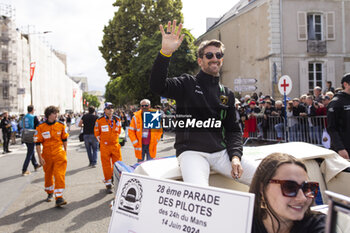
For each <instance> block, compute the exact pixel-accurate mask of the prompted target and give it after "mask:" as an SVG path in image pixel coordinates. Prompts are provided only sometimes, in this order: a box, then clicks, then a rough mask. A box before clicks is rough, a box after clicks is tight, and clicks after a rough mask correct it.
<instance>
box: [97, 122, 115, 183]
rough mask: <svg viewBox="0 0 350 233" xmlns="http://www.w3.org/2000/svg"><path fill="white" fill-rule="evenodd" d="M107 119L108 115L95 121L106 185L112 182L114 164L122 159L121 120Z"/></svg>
mask: <svg viewBox="0 0 350 233" xmlns="http://www.w3.org/2000/svg"><path fill="white" fill-rule="evenodd" d="M112 119H113V120H112V121H111V120H110V119H108V120H107V117H106V116H102V117H100V118H98V119H97V120H96V122H95V137H96V138H97V139H99V141H100V151H101V163H102V169H103V174H104V177H105V179H104V183H105V185H110V184H112V175H113V164H114V163H115V162H117V161H119V160H122V156H121V150H120V148H121V146H120V144H119V134H120V131H121V122H120V119H119V118H117V117H112Z"/></svg>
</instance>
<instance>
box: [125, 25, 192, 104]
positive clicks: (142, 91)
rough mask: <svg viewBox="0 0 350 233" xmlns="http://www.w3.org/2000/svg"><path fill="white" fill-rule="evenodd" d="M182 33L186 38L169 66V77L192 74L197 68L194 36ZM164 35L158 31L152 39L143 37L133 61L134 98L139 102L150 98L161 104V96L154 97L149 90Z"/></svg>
mask: <svg viewBox="0 0 350 233" xmlns="http://www.w3.org/2000/svg"><path fill="white" fill-rule="evenodd" d="M182 33H183V34H185V38H184V40H183V42H182V44H181V46H180V48H179V49H178V50H177V51H176V52H175V53H174V55H173V56H172V58H171V63H170V66H169V72H168V76H169V77H175V76H180V75H181V74H183V73H191V72H193V71H194V70H195V68H196V67H197V63H196V55H195V54H196V46H195V45H194V40H195V39H194V37H193V36H192V34H191V33H190V32H189V31H188V30H186V29H183V30H182ZM161 41H162V35H161V33H160V32H159V31H157V32H156V33H155V34H154V35H153V36H152V37H150V38H149V37H146V36H144V37H142V40H141V41H140V44H139V46H138V48H137V49H136V52H137V56H135V57H134V58H133V59H132V60H131V63H130V64H131V67H132V70H131V75H132V77H133V78H132V83H133V86H134V89H133V97H134V99H135V100H137V101H139V100H141V99H143V98H148V99H150V100H151V101H152V103H159V99H160V98H159V96H158V95H154V94H153V93H152V92H151V90H150V89H149V77H150V74H151V69H152V65H153V62H154V60H155V58H156V56H157V55H158V53H159V50H160V49H161Z"/></svg>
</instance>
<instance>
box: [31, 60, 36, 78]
mask: <svg viewBox="0 0 350 233" xmlns="http://www.w3.org/2000/svg"><path fill="white" fill-rule="evenodd" d="M34 71H35V62H31V63H30V81H32V80H33V77H34Z"/></svg>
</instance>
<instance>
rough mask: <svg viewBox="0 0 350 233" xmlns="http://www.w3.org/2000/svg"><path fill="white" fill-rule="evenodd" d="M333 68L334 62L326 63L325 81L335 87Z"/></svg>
mask: <svg viewBox="0 0 350 233" xmlns="http://www.w3.org/2000/svg"><path fill="white" fill-rule="evenodd" d="M334 71H335V67H334V61H327V81H331V82H332V83H333V85H334V86H335V84H336V83H335V72H334Z"/></svg>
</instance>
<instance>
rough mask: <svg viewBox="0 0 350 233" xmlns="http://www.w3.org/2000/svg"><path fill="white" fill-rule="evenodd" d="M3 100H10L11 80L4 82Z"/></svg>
mask: <svg viewBox="0 0 350 233" xmlns="http://www.w3.org/2000/svg"><path fill="white" fill-rule="evenodd" d="M2 98H3V99H8V98H9V80H2Z"/></svg>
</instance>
